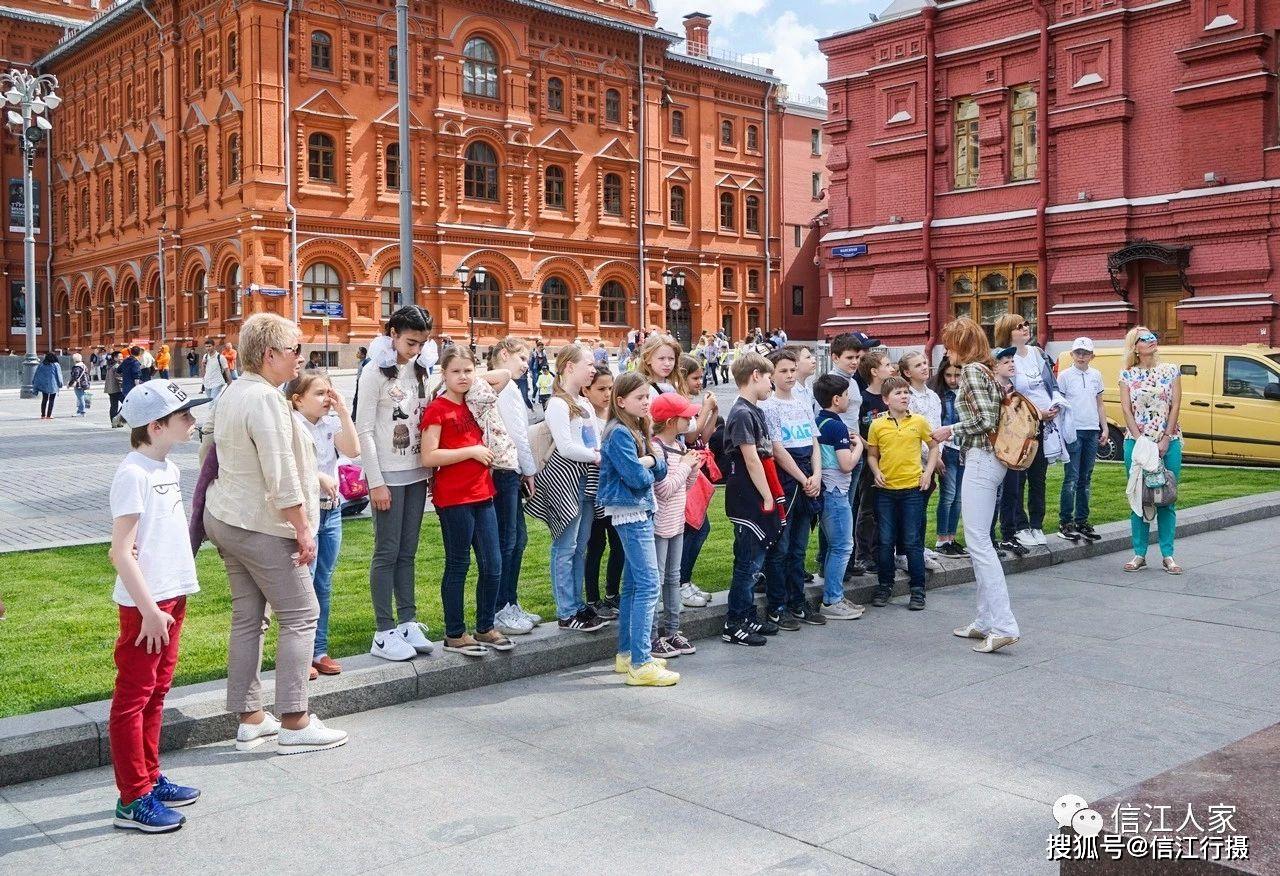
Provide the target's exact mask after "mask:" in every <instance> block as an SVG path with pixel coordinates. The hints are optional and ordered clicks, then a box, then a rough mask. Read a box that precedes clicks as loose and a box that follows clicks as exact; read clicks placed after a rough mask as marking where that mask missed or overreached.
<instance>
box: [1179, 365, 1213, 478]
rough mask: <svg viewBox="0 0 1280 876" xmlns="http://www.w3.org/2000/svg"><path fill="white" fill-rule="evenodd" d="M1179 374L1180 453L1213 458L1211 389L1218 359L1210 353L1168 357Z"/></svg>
mask: <svg viewBox="0 0 1280 876" xmlns="http://www.w3.org/2000/svg"><path fill="white" fill-rule="evenodd" d="M1168 356H1169V358H1170V360H1171V361H1175V362H1177V363H1178V366H1179V367H1180V369H1181V373H1182V379H1181V383H1182V412H1181V415H1180V416H1179V418H1178V422H1179V425H1180V426H1181V427H1182V452H1183V453H1186V454H1189V455H1191V456H1200V457H1209V456H1212V455H1213V415H1214V413H1215V411H1214V408H1213V389H1214V386H1216V381H1217V376H1216V370H1217V363H1218V361H1219V360H1218V357H1217V356H1215V355H1214V354H1213V353H1184V352H1183V351H1181V350H1179V351H1177V352H1176V353H1169V354H1168Z"/></svg>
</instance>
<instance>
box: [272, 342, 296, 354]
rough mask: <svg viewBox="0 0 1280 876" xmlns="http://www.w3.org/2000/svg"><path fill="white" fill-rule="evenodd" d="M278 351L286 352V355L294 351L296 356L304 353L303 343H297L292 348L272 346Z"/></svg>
mask: <svg viewBox="0 0 1280 876" xmlns="http://www.w3.org/2000/svg"><path fill="white" fill-rule="evenodd" d="M271 349H273V350H275V351H276V352H277V353H284V354H285V355H286V356H287V355H289V354H290V353H292V354H293V355H295V356H301V355H302V344H295V345H294V347H293V348H292V349H290V348H289V347H272V348H271Z"/></svg>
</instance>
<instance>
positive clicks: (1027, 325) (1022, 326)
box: [1013, 319, 1031, 331]
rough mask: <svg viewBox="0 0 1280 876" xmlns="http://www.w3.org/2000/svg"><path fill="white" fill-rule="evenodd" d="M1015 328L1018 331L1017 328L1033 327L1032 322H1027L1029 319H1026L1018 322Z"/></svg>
mask: <svg viewBox="0 0 1280 876" xmlns="http://www.w3.org/2000/svg"><path fill="white" fill-rule="evenodd" d="M1013 328H1014V330H1015V331H1016V330H1018V329H1024V328H1031V323H1029V322H1027V321H1026V320H1025V319H1024V320H1023V321H1022V322H1020V323H1018V324H1017V325H1015V326H1014V327H1013Z"/></svg>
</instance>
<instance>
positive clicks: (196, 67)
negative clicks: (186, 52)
mask: <svg viewBox="0 0 1280 876" xmlns="http://www.w3.org/2000/svg"><path fill="white" fill-rule="evenodd" d="M191 87H192V88H193V89H195V90H196V91H204V52H202V51H200V50H199V49H196V50H195V51H194V52H192V54H191Z"/></svg>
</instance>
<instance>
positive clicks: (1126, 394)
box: [1120, 325, 1182, 575]
mask: <svg viewBox="0 0 1280 876" xmlns="http://www.w3.org/2000/svg"><path fill="white" fill-rule="evenodd" d="M1120 409H1121V410H1122V411H1123V412H1124V423H1125V437H1124V472H1125V475H1126V476H1127V475H1128V474H1129V469H1130V468H1131V467H1132V466H1133V448H1134V445H1136V444H1137V442H1138V439H1139V438H1147V439H1150V440H1151V441H1153V442H1155V444H1156V447H1157V448H1158V449H1159V451H1160V458H1161V459H1162V460H1163V462H1164V467H1165V468H1166V469H1168V470H1169V471H1170V472H1172V473H1173V477H1174V480H1175V481H1180V480H1181V479H1182V429H1181V428H1180V427H1179V425H1178V416H1179V414H1180V413H1181V411H1182V379H1181V373H1180V370H1179V368H1178V366H1177V365H1174V364H1172V363H1166V362H1161V361H1160V339H1159V338H1157V337H1156V334H1155V332H1153V331H1151V329H1149V328H1147V327H1146V326H1143V325H1140V326H1137V327H1135V328H1132V329H1130V330H1129V333H1128V334H1127V335H1125V336H1124V370H1123V371H1121V372H1120ZM1177 525H1178V513H1177V509H1176V507H1175V506H1174V505H1166V506H1164V507H1160V508H1157V509H1156V529H1157V531H1158V533H1159V536H1160V557H1161V564H1162V565H1163V566H1164V570H1165V571H1166V572H1168V573H1169V574H1170V575H1181V574H1182V567H1181V566H1179V565H1178V563H1177V561H1176V560H1174V558H1173V536H1174V531H1175V530H1176V528H1177ZM1129 526H1130V532H1131V534H1132V536H1133V559H1131V560H1130V561H1129V562H1127V563H1125V564H1124V570H1125V571H1126V572H1137V571H1139V570H1140V569H1143V568H1145V567H1146V565H1147V543H1148V541H1149V540H1150V538H1151V524H1150V523H1148V522H1147V521H1146V520H1144V519H1143V518H1142V516H1141V515H1138V514H1134V513H1133V512H1132V511H1130V512H1129Z"/></svg>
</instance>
